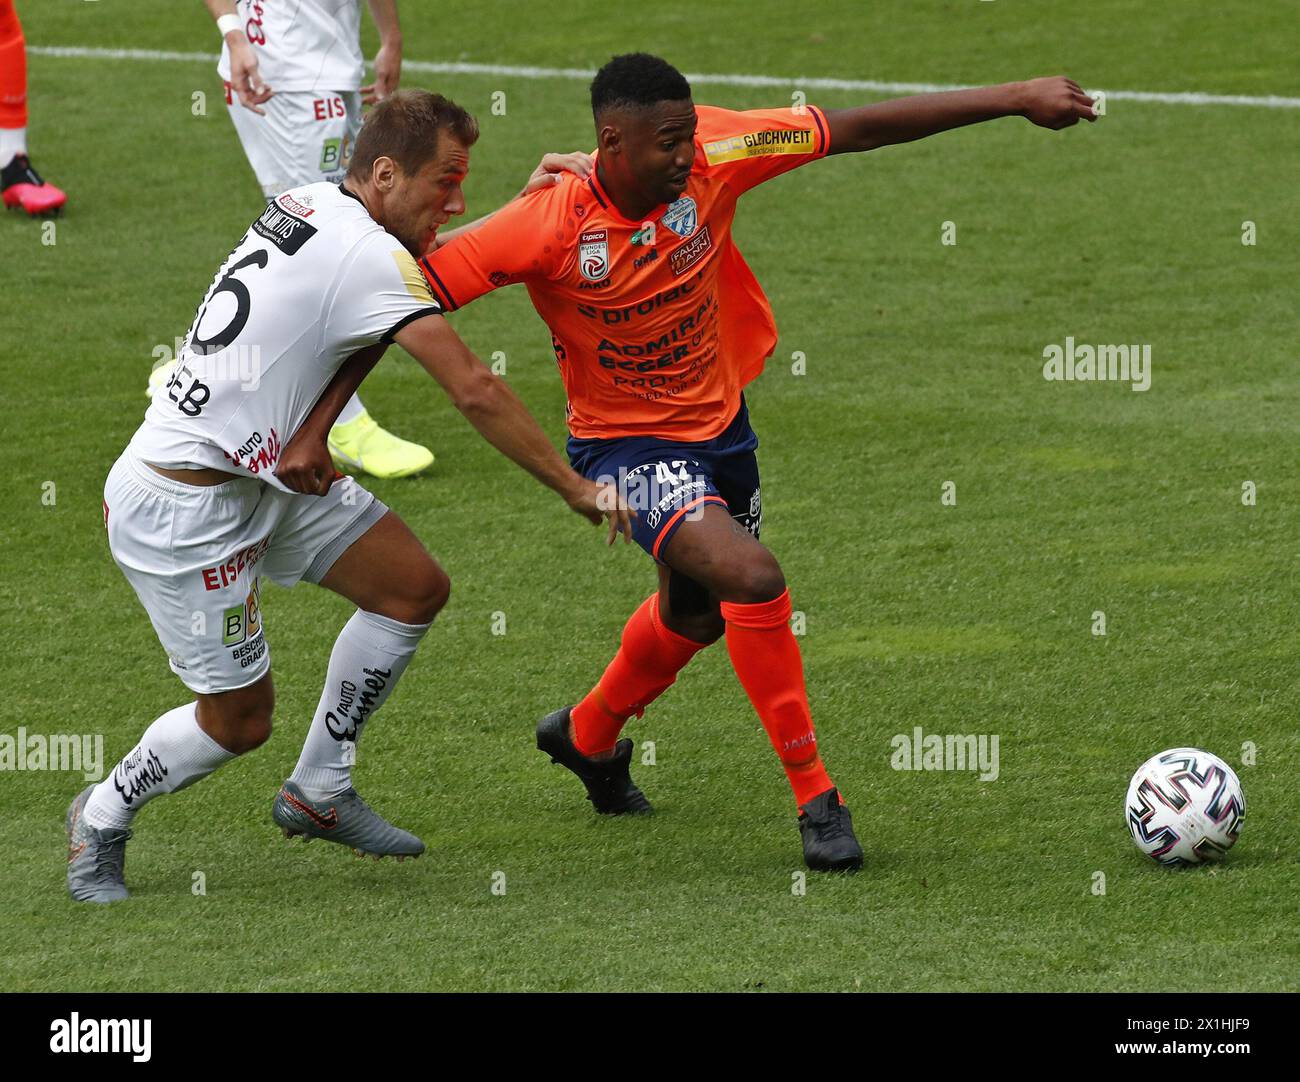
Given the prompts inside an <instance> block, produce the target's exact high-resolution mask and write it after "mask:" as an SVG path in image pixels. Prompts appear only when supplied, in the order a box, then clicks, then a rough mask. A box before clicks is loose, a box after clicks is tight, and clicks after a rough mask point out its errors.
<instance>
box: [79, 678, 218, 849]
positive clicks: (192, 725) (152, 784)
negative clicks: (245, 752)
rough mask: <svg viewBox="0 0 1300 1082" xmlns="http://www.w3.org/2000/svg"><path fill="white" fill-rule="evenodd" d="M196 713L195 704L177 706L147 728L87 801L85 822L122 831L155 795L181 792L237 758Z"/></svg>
mask: <svg viewBox="0 0 1300 1082" xmlns="http://www.w3.org/2000/svg"><path fill="white" fill-rule="evenodd" d="M197 709H198V703H187V704H186V705H185V706H178V707H177V708H176V709H175V710H169V711H168V712H167V713H165V714H164V715H163V716H162V717H160V718H159V719H158V720H157V721H155V722H154V723H153V724H152V725H150V726H149V728H148V729H146V730H145V732H144V736H142V737H140V743H138V744H137V745H136V746H135V747H134V748H132V749H131V751H130V753H129V754H128V755H127V756H126V758H124V759H123V760H122V761H121V762H120V763H118V764H117V766H115V767H114V768H113V772H112V773H111V774H110V775H109V776H108V777H106V778H105V779H104V780H103V781H101V782H100V783H99V784H98V785H97V786H95V791H94V792H92V793H91V794H90V797H89V798H88V799H87V800H86V806H85V808H84V810H83V811H82V815H84V816H85V819H86V822H87V823H89V824H90V825H91V826H92V827H96V828H98V829H99V830H105V829H107V828H109V827H115V828H118V829H122V830H125V829H126V828H127V827H129V826H130V825H131V820H132V819H134V818H135V816H136V813H137V812H139V810H140V808H141V807H142V806H143V805H144V804H146V803H147V802H148V801H150V800H152V799H153V798H154V797H156V796H157V795H158V794H159V793H174V792H176V790H177V789H184V788H185V786H187V785H192V784H193V783H194V782H196V781H198V780H199V779H200V778H206V777H207V776H208V775H209V774H211V773H212V772H213V771H214V770H216V769H217V767H219V766H221V765H222V764H223V763H228V762H229V761H230V760H231V759H233V758H234V757H235V753H234V752H232V751H227V750H226V749H225V748H223V747H222V746H221V745H220V744H218V743H217V742H216V741H215V740H213V739H212V737H210V736H208V734H207V733H205V732H204V731H203V730H202V729H200V728H199V722H198V717H197Z"/></svg>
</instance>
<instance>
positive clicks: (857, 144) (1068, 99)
mask: <svg viewBox="0 0 1300 1082" xmlns="http://www.w3.org/2000/svg"><path fill="white" fill-rule="evenodd" d="M1002 116H1023V117H1025V118H1026V119H1027V120H1030V121H1032V122H1033V123H1034V124H1037V125H1038V126H1039V127H1042V128H1053V129H1060V128H1068V127H1070V126H1071V125H1073V124H1077V123H1078V122H1079V121H1080V120H1088V121H1093V120H1096V119H1097V114H1096V112H1095V111H1094V109H1093V100H1092V98H1090V97H1088V95H1087V94H1085V93H1084V92H1083V90H1082V89H1080V87H1079V84H1078V83H1076V82H1074V81H1073V80H1072V79H1067V78H1066V77H1065V76H1064V75H1056V76H1052V77H1050V78H1046V79H1030V80H1029V81H1028V82H1024V83H1004V84H1002V85H1001V86H984V87H976V88H974V89H971V90H949V91H945V92H943V93H940V94H918V95H916V96H914V97H910V98H895V99H894V100H893V101H882V102H878V103H876V104H874V105H863V106H859V107H858V108H856V109H835V110H831V111H830V112H827V113H826V122H827V125H828V126H829V128H830V150H829V151H828V153H830V154H847V153H852V152H855V151H862V150H875V149H876V148H877V147H883V146H890V145H891V144H894V143H910V142H912V141H913V140H914V139H924V138H925V137H926V136H927V135H936V134H938V133H939V132H942V131H949V130H951V129H952V128H962V127H965V126H966V125H967V124H979V123H981V122H982V121H985V120H996V119H997V118H998V117H1002Z"/></svg>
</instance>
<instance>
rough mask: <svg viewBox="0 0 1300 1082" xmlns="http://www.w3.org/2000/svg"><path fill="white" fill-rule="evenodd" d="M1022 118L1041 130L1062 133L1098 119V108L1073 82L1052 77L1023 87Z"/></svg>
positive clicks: (1031, 81)
mask: <svg viewBox="0 0 1300 1082" xmlns="http://www.w3.org/2000/svg"><path fill="white" fill-rule="evenodd" d="M1020 92H1021V105H1020V115H1021V116H1023V117H1025V118H1026V119H1027V120H1031V121H1033V123H1035V124H1037V125H1038V126H1039V127H1042V128H1053V129H1056V130H1059V129H1061V128H1068V127H1070V125H1072V124H1077V123H1079V121H1080V120H1088V121H1093V120H1096V119H1097V111H1096V105H1095V103H1094V102H1093V100H1092V98H1090V97H1088V95H1087V94H1085V93H1084V92H1083V90H1082V88H1081V87H1080V86H1079V84H1078V83H1076V82H1075V81H1074V80H1073V79H1067V78H1066V77H1065V76H1064V75H1053V76H1051V77H1049V78H1046V79H1030V80H1029V81H1028V82H1027V83H1021V84H1020Z"/></svg>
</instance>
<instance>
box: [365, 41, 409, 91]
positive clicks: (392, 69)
mask: <svg viewBox="0 0 1300 1082" xmlns="http://www.w3.org/2000/svg"><path fill="white" fill-rule="evenodd" d="M401 78H402V50H401V48H400V47H395V46H393V45H381V46H380V47H379V52H377V53H375V81H374V82H373V83H371V84H370V85H369V86H363V87H362V88H361V102H362V104H363V105H374V104H376V103H377V102H381V101H383V100H384V99H385V98H386V97H388V95H389V94H391V93H392V92H393V91H394V90H396V89H397V84H398V82H399V81H400V80H401Z"/></svg>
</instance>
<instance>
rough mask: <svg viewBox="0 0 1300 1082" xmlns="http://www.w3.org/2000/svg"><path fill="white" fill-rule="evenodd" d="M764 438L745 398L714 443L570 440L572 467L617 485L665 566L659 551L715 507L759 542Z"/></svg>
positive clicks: (639, 533) (646, 545) (644, 540)
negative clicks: (752, 422)
mask: <svg viewBox="0 0 1300 1082" xmlns="http://www.w3.org/2000/svg"><path fill="white" fill-rule="evenodd" d="M757 448H758V437H757V436H756V435H755V434H754V430H753V429H752V428H751V427H750V424H749V409H748V407H746V405H745V400H744V398H741V400H740V409H739V410H738V411H737V413H736V416H735V417H734V418H733V419H732V421H731V423H730V424H729V425H727V427H726V428H725V429H723V431H722V432H720V433H719V434H718V435H716V436H715V437H714V438H713V439H711V440H705V441H704V442H703V443H678V442H676V441H674V440H664V439H658V438H656V437H650V436H624V437H621V438H618V439H612V440H600V439H591V440H579V439H573V438H570V439H569V443H568V452H569V462H570V463H571V464H572V466H573V468H574V469H575V470H577V471H578V473H580V474H582V476H583V477H586V478H588V479H590V480H592V481H599V482H603V483H608V484H614V485H617V486H618V488H619V491H620V492H621V493H623V496H624V498H625V499H626V500H627V501H628V504H629V506H630V507H631V508H632V509H633V510H634V511H635V512H636V514H637V517H636V518H635V519H634V520H633V522H632V536H633V538H634V539H635V540H636V543H637V544H638V545H640V546H641V547H642V548H643V549H645V550H646V552H648V553H649V554H650V555H651V556H653V557H654V558H655V559H656V560H659V562H660V563H662V562H663V561H662V560H661V559H660V555H659V554H660V552H661V551H662V550H663V547H664V546H665V545H666V544H668V539H669V538H670V537H672V535H673V534H674V533H676V532H677V530H678V528H679V527H680V526H681V524H682V523H683V522H688V521H690V520H691V519H692V518H696V519H698V518H699V517H700V516H701V515H703V513H704V508H705V507H707V506H708V505H709V504H710V503H719V504H723V505H724V506H725V507H726V508H727V510H728V511H730V512H731V517H732V518H733V519H735V520H736V522H738V523H739V524H740V525H741V526H743V527H744V528H745V529H746V530H748V531H749V532H750V533H752V534H753V535H754V536H755V537H757V536H758V531H759V527H760V526H761V525H762V521H763V503H762V497H761V495H760V493H759V487H758V459H757V458H756V457H755V456H754V451H755V450H757Z"/></svg>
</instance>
